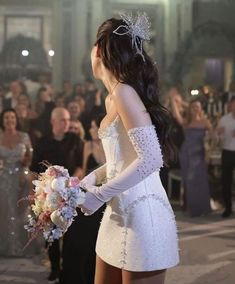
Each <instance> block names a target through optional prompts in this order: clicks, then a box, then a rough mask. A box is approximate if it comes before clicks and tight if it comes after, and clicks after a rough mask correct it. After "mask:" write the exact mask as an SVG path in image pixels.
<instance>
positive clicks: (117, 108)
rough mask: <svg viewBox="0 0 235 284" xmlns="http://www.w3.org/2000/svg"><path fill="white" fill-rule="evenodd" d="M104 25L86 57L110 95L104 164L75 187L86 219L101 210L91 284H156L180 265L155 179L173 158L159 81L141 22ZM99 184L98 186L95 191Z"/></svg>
mask: <svg viewBox="0 0 235 284" xmlns="http://www.w3.org/2000/svg"><path fill="white" fill-rule="evenodd" d="M121 17H122V19H114V18H112V19H109V20H107V21H105V22H104V23H103V24H102V25H101V26H100V27H99V29H98V33H97V40H96V43H95V45H94V47H93V49H92V52H91V61H92V69H93V73H94V76H95V78H97V79H100V80H101V81H102V82H103V84H104V85H105V87H106V88H107V90H108V91H109V95H108V97H107V99H106V110H107V115H106V116H105V118H104V119H103V121H102V122H101V125H100V129H99V137H100V138H101V139H102V143H103V147H104V151H105V155H106V164H105V165H104V166H101V167H100V168H98V169H96V170H95V171H93V172H92V173H90V174H89V175H88V176H86V177H85V178H84V179H83V180H82V182H81V183H82V186H83V187H85V188H86V190H87V194H86V200H85V203H84V204H83V205H82V207H81V209H82V211H83V212H84V213H85V215H91V214H93V213H94V212H95V211H96V210H97V209H98V208H100V207H101V206H102V205H103V204H104V203H107V207H106V210H105V212H104V216H103V220H102V222H101V226H100V230H99V234H98V239H97V244H96V254H97V260H96V275H95V284H130V283H131V284H134V283H135V284H145V283H146V284H151V283H154V284H158V283H159V284H163V283H164V279H165V273H166V269H167V268H170V267H173V266H175V265H177V264H178V262H179V255H178V241H177V233H176V225H175V218H174V214H173V211H172V208H171V206H170V203H169V201H168V198H167V196H166V193H165V190H164V188H163V186H162V184H161V181H160V178H159V170H160V168H161V167H162V165H163V161H164V162H165V163H167V161H168V160H169V159H170V158H171V155H172V153H173V148H172V144H171V141H170V126H171V120H170V116H169V114H168V112H167V110H166V109H165V108H163V107H162V106H161V105H160V103H159V97H158V96H159V93H158V73H157V70H156V67H155V66H154V64H153V62H152V61H151V59H150V57H149V56H148V55H147V54H146V52H145V51H144V49H143V41H144V40H148V39H149V22H148V18H147V16H146V15H145V14H138V15H137V16H136V17H135V18H133V17H132V16H128V15H122V16H121ZM101 184H102V185H101Z"/></svg>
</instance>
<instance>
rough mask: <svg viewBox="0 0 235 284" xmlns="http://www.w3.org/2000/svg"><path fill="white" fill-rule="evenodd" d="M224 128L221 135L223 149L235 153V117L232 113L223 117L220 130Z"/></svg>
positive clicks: (219, 125) (219, 126)
mask: <svg viewBox="0 0 235 284" xmlns="http://www.w3.org/2000/svg"><path fill="white" fill-rule="evenodd" d="M220 128H224V132H223V133H222V134H221V135H220V138H221V140H222V143H223V149H224V150H229V151H235V117H234V116H233V115H232V113H229V114H226V115H224V116H222V117H221V119H220V121H219V124H218V129H220Z"/></svg>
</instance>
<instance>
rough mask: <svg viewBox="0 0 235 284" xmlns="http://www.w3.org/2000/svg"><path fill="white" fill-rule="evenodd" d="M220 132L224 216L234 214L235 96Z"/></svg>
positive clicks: (221, 122) (220, 126)
mask: <svg viewBox="0 0 235 284" xmlns="http://www.w3.org/2000/svg"><path fill="white" fill-rule="evenodd" d="M218 134H219V137H220V139H221V140H222V144H223V152H222V187H223V198H224V207H225V210H224V212H223V213H222V217H223V218H226V217H229V216H230V215H231V214H232V182H233V171H234V169H235V96H234V97H232V99H231V100H230V113H228V114H227V115H224V116H223V117H222V118H221V119H220V121H219V124H218Z"/></svg>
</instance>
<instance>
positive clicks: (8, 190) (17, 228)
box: [0, 132, 30, 256]
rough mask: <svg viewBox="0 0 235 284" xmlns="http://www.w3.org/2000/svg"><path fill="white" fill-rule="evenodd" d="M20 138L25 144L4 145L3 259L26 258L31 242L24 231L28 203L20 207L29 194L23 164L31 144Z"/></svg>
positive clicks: (0, 156) (0, 148) (0, 154)
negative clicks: (9, 257) (8, 257)
mask: <svg viewBox="0 0 235 284" xmlns="http://www.w3.org/2000/svg"><path fill="white" fill-rule="evenodd" d="M19 134H20V140H21V141H20V142H19V143H18V144H17V145H16V146H15V147H14V148H13V149H10V148H8V147H6V146H4V145H1V144H0V161H1V167H0V227H1V229H0V230H1V232H0V256H21V255H23V251H22V249H23V247H24V245H25V244H26V242H27V240H28V236H27V233H26V230H25V229H24V225H25V224H26V220H27V203H25V202H22V203H21V204H20V205H19V206H17V201H18V200H20V199H21V198H23V197H25V196H27V195H28V194H29V186H28V183H27V180H26V175H25V168H24V167H23V166H22V164H21V160H22V159H23V157H24V155H25V152H26V147H27V145H29V144H30V142H29V136H28V134H26V133H23V132H21V133H19ZM0 135H1V134H0Z"/></svg>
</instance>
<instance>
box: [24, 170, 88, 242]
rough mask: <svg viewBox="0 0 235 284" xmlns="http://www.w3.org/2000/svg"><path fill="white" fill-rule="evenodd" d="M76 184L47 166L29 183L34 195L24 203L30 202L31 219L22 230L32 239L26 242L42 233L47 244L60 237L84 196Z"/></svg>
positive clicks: (60, 172) (76, 181) (73, 180)
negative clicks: (31, 185) (32, 187)
mask: <svg viewBox="0 0 235 284" xmlns="http://www.w3.org/2000/svg"><path fill="white" fill-rule="evenodd" d="M47 166H48V165H47ZM79 182H80V181H79V179H78V178H77V177H70V176H69V173H68V170H67V169H65V168H64V167H61V166H48V168H47V170H46V171H45V172H43V173H40V174H39V175H38V179H37V180H34V181H33V182H32V183H33V185H34V194H33V195H30V196H29V197H28V198H27V199H28V200H30V201H32V204H31V209H32V211H33V213H34V214H33V215H34V216H29V220H28V223H27V225H25V226H24V227H25V229H26V230H27V231H28V232H29V233H30V234H31V236H32V237H31V239H30V240H29V242H30V241H31V240H32V239H34V238H35V237H36V236H37V235H38V233H39V232H41V231H42V232H43V236H44V238H45V239H46V241H48V242H53V241H54V240H55V239H59V238H60V237H62V236H63V234H64V233H65V232H66V231H67V229H68V228H69V226H70V225H71V224H72V222H73V219H74V217H75V216H77V211H76V207H77V206H78V205H81V204H83V202H84V200H85V192H84V191H83V190H82V189H81V188H80V187H79ZM26 246H27V245H26Z"/></svg>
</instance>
